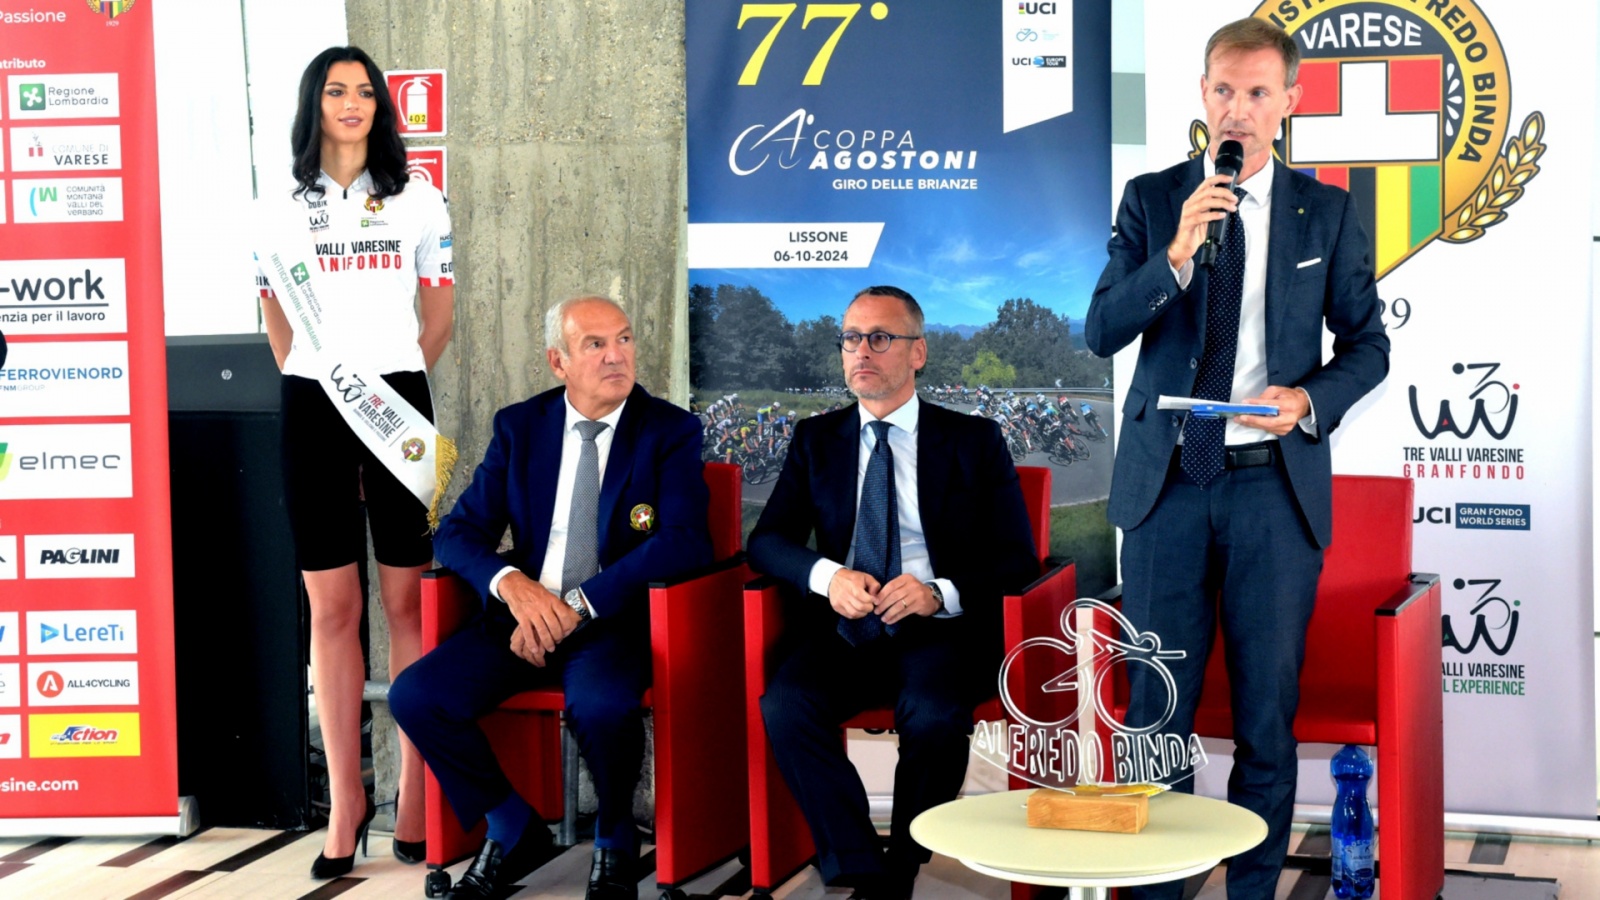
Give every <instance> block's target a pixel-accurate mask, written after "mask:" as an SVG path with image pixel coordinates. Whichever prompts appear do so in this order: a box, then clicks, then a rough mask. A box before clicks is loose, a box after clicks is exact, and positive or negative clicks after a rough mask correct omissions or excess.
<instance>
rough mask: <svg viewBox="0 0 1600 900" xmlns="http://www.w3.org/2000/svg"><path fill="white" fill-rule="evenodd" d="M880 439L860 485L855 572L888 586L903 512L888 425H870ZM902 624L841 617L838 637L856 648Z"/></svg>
mask: <svg viewBox="0 0 1600 900" xmlns="http://www.w3.org/2000/svg"><path fill="white" fill-rule="evenodd" d="M867 427H869V428H871V429H872V431H873V434H874V435H875V436H876V437H877V443H876V444H875V445H874V446H873V448H872V456H871V457H870V458H869V459H868V460H867V477H866V479H865V480H863V481H862V482H861V503H860V505H859V506H858V507H857V508H856V539H855V550H856V557H855V569H856V571H857V572H865V573H867V574H868V575H871V576H872V577H873V578H876V579H878V584H879V585H880V586H881V585H885V584H888V583H889V582H890V581H892V580H894V579H895V578H896V577H898V576H899V575H900V510H899V504H898V503H896V502H895V494H894V451H893V450H890V449H889V429H890V428H891V427H893V426H891V425H890V424H889V423H888V422H885V421H883V420H882V419H879V420H878V421H876V422H868V423H867ZM898 628H899V623H896V624H894V625H888V626H886V625H884V624H883V618H882V617H881V616H879V615H878V614H877V613H875V612H874V613H868V614H867V615H866V616H865V617H864V618H860V619H846V618H845V617H843V616H840V617H839V635H840V636H841V637H843V638H844V639H845V640H847V641H849V642H850V643H851V644H853V645H855V646H858V647H859V646H861V645H862V644H866V643H870V642H871V641H875V640H877V639H878V638H880V637H882V636H883V634H884V632H885V631H887V632H888V633H889V634H891V635H893V634H894V633H895V631H896V630H898Z"/></svg>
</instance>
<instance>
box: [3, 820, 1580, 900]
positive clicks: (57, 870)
mask: <svg viewBox="0 0 1600 900" xmlns="http://www.w3.org/2000/svg"><path fill="white" fill-rule="evenodd" d="M1326 847H1327V832H1326V829H1321V828H1316V827H1311V828H1306V827H1303V826H1302V827H1298V828H1296V830H1295V834H1294V836H1293V838H1292V839H1291V842H1290V852H1291V866H1290V867H1289V868H1286V869H1285V872H1284V875H1283V878H1282V880H1280V881H1279V883H1278V892H1277V898H1278V900H1321V898H1324V897H1331V896H1333V895H1332V893H1331V892H1330V891H1329V889H1328V884H1327V877H1326V875H1325V874H1324V875H1319V874H1317V872H1318V869H1319V867H1318V865H1317V857H1318V856H1319V855H1320V856H1321V857H1322V858H1323V860H1324V862H1325V859H1326V856H1327V849H1326ZM321 848H322V833H321V832H313V833H311V834H296V833H289V832H276V831H257V830H247V829H237V828H212V829H206V830H203V831H200V832H198V833H196V834H195V835H193V836H191V837H189V838H188V839H186V840H182V841H176V840H173V839H171V838H162V839H158V840H155V841H150V840H145V839H116V838H79V839H76V840H67V839H62V838H53V839H49V840H42V841H41V840H36V839H7V840H0V897H3V898H7V900H10V898H34V897H39V898H71V900H157V898H180V897H182V898H189V900H254V898H261V900H269V898H270V900H277V898H285V900H288V898H306V900H312V898H315V900H322V898H329V897H346V898H348V900H363V898H370V900H399V898H404V897H421V896H422V893H423V892H422V881H423V876H424V874H425V870H424V869H423V867H421V866H406V865H402V864H401V863H399V862H397V861H396V860H395V859H394V858H393V856H391V855H390V853H389V838H388V836H387V835H374V836H373V838H372V840H371V844H370V847H369V850H370V851H371V854H372V855H371V856H370V857H368V858H366V859H361V860H358V862H359V865H358V866H357V867H356V869H355V871H354V872H353V873H351V876H350V877H347V878H340V879H335V880H334V881H330V882H323V883H318V882H313V881H311V880H310V879H309V878H308V877H307V876H306V874H305V873H306V870H307V869H308V868H310V866H311V861H312V860H313V859H315V858H316V855H317V853H318V851H320V850H321ZM647 849H648V848H647ZM589 852H590V847H589V845H588V844H580V845H579V846H577V847H574V848H572V849H571V850H569V851H567V852H566V853H565V854H564V855H562V856H561V857H560V858H558V859H556V860H555V861H553V862H551V863H550V864H549V865H547V866H545V867H544V868H542V869H540V870H539V871H537V872H535V873H533V874H532V875H530V876H529V877H528V878H526V879H524V881H523V886H522V887H521V888H520V890H518V891H516V892H515V893H513V894H510V895H509V896H512V897H516V898H519V900H543V898H549V900H556V898H560V900H576V898H579V897H581V896H582V895H583V886H584V881H585V878H586V877H587V875H588V870H589ZM646 859H647V861H648V859H649V857H648V856H647V857H646ZM466 865H467V864H466V863H465V862H462V863H458V864H457V865H455V866H453V867H452V869H451V872H452V874H457V875H458V874H460V872H461V871H462V870H464V869H465V868H466ZM1445 865H1446V867H1447V870H1448V873H1449V874H1448V880H1447V883H1446V891H1445V897H1446V898H1447V900H1549V898H1553V897H1557V896H1559V897H1561V898H1563V900H1573V898H1593V897H1600V847H1596V846H1595V844H1594V843H1593V842H1590V841H1570V840H1555V839H1536V838H1510V839H1507V838H1503V837H1495V836H1488V835H1483V836H1478V835H1470V834H1450V835H1448V836H1447V840H1446V845H1445ZM1223 881H1224V872H1223V871H1222V870H1221V869H1218V870H1216V871H1214V872H1212V873H1211V874H1210V875H1209V876H1208V877H1205V878H1203V879H1202V878H1199V877H1197V878H1196V879H1194V880H1193V882H1192V883H1191V885H1190V888H1189V891H1188V892H1187V894H1188V896H1189V897H1191V898H1198V900H1224V898H1225V896H1226V892H1225V889H1224V888H1223ZM746 885H748V880H746V879H741V867H740V865H739V863H738V862H737V861H731V862H729V863H728V864H726V865H724V866H723V867H722V868H720V869H717V870H716V871H714V872H711V873H709V874H707V875H706V876H704V877H702V878H700V879H698V880H697V881H695V882H693V883H691V884H690V885H688V886H687V890H688V892H689V893H690V894H691V895H701V896H739V895H740V892H742V893H743V895H748V890H747V889H746V888H745V886H746ZM847 894H848V891H845V890H842V889H828V888H825V887H823V886H822V884H821V882H820V881H819V880H818V878H817V874H816V871H815V870H813V869H807V870H805V871H804V872H802V873H801V874H800V875H798V876H796V877H795V878H794V879H792V880H791V881H789V883H787V884H785V885H784V886H783V887H782V888H780V889H779V890H778V891H777V892H776V893H775V894H774V898H775V900H813V898H822V897H830V898H832V900H843V898H844V897H845V896H846V895H847ZM658 896H659V891H658V890H657V889H656V887H655V879H654V877H653V873H650V874H646V875H644V876H643V877H642V878H641V880H640V882H639V897H640V898H641V900H656V898H657V897H658ZM916 896H917V897H918V898H919V900H973V898H984V900H1007V898H1008V897H1009V896H1010V894H1009V890H1008V888H1007V885H1006V884H1005V883H1004V882H1000V881H996V880H993V879H990V878H988V877H986V876H983V875H979V874H977V873H976V872H973V871H971V870H969V869H967V868H966V867H965V866H962V865H961V864H960V863H958V862H956V861H954V860H951V859H947V858H944V857H935V858H934V861H933V862H932V863H931V864H930V865H929V866H927V867H925V868H924V869H923V873H922V876H921V877H920V878H919V879H918V880H917V891H916ZM1379 896H1382V894H1381V887H1380V894H1379ZM1405 900H1412V898H1405ZM1423 900H1426V898H1423Z"/></svg>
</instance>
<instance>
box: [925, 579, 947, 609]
mask: <svg viewBox="0 0 1600 900" xmlns="http://www.w3.org/2000/svg"><path fill="white" fill-rule="evenodd" d="M923 584H926V585H927V586H928V590H930V591H933V602H935V603H937V604H939V609H940V610H942V609H944V591H941V590H939V584H938V582H934V581H924V582H923Z"/></svg>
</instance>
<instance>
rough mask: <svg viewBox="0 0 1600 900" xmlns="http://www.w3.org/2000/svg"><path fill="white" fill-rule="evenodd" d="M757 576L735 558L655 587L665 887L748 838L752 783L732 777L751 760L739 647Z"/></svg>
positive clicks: (659, 832) (659, 837) (659, 819)
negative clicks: (748, 586) (748, 588)
mask: <svg viewBox="0 0 1600 900" xmlns="http://www.w3.org/2000/svg"><path fill="white" fill-rule="evenodd" d="M750 577H751V575H750V570H749V568H748V567H746V566H745V564H744V560H743V557H742V554H735V556H734V558H733V559H730V560H727V561H726V562H723V563H719V564H717V565H715V566H712V567H711V569H710V570H709V571H706V572H704V573H703V574H701V575H699V576H697V577H693V578H688V579H685V580H682V581H679V582H676V583H673V584H652V585H651V586H650V654H651V662H652V665H653V667H654V675H655V680H654V684H653V686H652V689H651V697H652V706H653V708H654V711H655V774H656V877H657V880H658V881H659V882H661V883H663V884H667V885H675V884H679V883H681V882H683V881H687V880H688V879H690V878H692V877H694V876H695V875H698V874H699V873H700V872H701V871H703V870H704V869H707V868H709V867H711V866H713V865H714V864H716V863H718V862H720V861H721V860H723V859H726V858H727V857H729V856H732V855H733V854H734V853H735V852H736V851H737V850H738V849H739V848H740V847H741V846H743V845H744V844H745V843H746V842H747V841H748V840H749V831H750V825H749V814H750V803H749V794H748V782H747V780H746V779H743V778H739V779H730V778H728V777H727V773H728V769H729V764H730V763H732V764H734V765H738V764H739V763H742V762H744V761H745V759H746V754H745V740H746V729H745V703H744V697H743V696H742V695H741V694H740V692H739V691H738V690H737V685H738V684H739V682H740V678H741V677H742V675H743V672H742V670H741V666H742V663H743V660H742V656H741V654H739V653H738V652H737V650H736V648H738V647H739V646H740V645H741V643H742V641H743V640H744V603H743V599H744V598H743V589H744V584H745V582H747V581H749V580H750ZM730 686H732V687H734V688H735V689H733V690H730V689H729V688H730Z"/></svg>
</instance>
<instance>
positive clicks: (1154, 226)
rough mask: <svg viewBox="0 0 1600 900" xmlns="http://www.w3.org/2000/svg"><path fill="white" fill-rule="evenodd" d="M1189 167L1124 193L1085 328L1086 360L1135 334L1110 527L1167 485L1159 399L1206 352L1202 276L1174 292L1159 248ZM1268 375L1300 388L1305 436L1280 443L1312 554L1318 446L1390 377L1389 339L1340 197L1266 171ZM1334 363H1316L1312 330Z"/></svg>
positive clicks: (1358, 234) (1171, 231)
mask: <svg viewBox="0 0 1600 900" xmlns="http://www.w3.org/2000/svg"><path fill="white" fill-rule="evenodd" d="M1204 174H1205V170H1204V168H1203V161H1202V160H1201V159H1200V158H1199V157H1196V158H1195V159H1192V160H1190V161H1189V162H1186V163H1182V164H1180V165H1176V166H1173V167H1172V168H1170V169H1167V170H1166V171H1164V172H1154V173H1150V174H1147V175H1141V176H1139V177H1138V178H1135V179H1134V180H1133V181H1131V182H1129V183H1128V187H1127V190H1126V191H1124V192H1123V196H1122V207H1121V209H1119V210H1118V211H1117V233H1116V235H1115V236H1113V237H1112V238H1111V243H1110V245H1109V248H1108V249H1109V250H1110V254H1111V260H1110V262H1109V263H1107V264H1106V268H1105V271H1104V272H1103V273H1102V274H1101V275H1100V283H1099V284H1098V285H1096V286H1095V290H1094V299H1093V301H1092V302H1091V303H1090V305H1089V315H1088V319H1087V322H1086V323H1085V326H1084V336H1085V338H1086V339H1087V341H1088V346H1089V349H1090V350H1092V351H1093V352H1094V353H1095V354H1096V355H1098V356H1110V355H1111V354H1113V353H1115V352H1116V351H1118V350H1120V349H1122V348H1123V347H1125V346H1127V345H1128V344H1130V343H1132V342H1133V340H1134V339H1135V338H1138V337H1140V336H1143V338H1144V340H1143V343H1142V344H1141V345H1140V348H1139V364H1138V367H1137V368H1136V369H1135V370H1134V373H1133V380H1132V382H1131V383H1130V384H1129V385H1128V396H1127V399H1126V400H1125V401H1124V402H1123V405H1122V431H1121V433H1120V434H1119V435H1118V438H1117V457H1116V462H1115V464H1114V467H1113V470H1112V476H1111V502H1110V505H1109V507H1108V508H1107V510H1106V515H1107V518H1109V519H1110V520H1111V522H1112V524H1115V525H1118V526H1120V527H1122V528H1125V529H1126V528H1133V527H1135V526H1137V525H1138V524H1139V523H1140V522H1142V521H1144V517H1145V516H1146V515H1148V514H1149V512H1150V510H1151V508H1152V507H1153V506H1154V505H1155V502H1156V498H1157V497H1158V496H1159V495H1160V493H1161V486H1162V484H1163V483H1164V482H1165V480H1166V476H1167V467H1168V464H1169V463H1170V461H1171V459H1172V451H1173V448H1174V447H1175V446H1176V445H1177V441H1178V433H1179V431H1180V430H1181V427H1180V426H1181V424H1182V415H1181V414H1178V413H1173V412H1168V411H1157V409H1156V400H1157V398H1158V397H1159V396H1160V395H1162V394H1171V395H1174V396H1180V397H1187V396H1190V395H1191V393H1192V391H1193V388H1194V379H1195V374H1196V371H1197V364H1198V361H1199V359H1200V354H1201V351H1202V349H1203V348H1204V346H1205V321H1206V311H1205V302H1204V295H1205V291H1204V285H1205V282H1206V273H1205V272H1204V271H1203V270H1197V271H1196V273H1195V276H1194V277H1193V278H1191V279H1190V282H1189V290H1186V291H1185V290H1180V289H1179V288H1178V284H1177V281H1176V279H1174V278H1173V276H1172V269H1171V267H1170V266H1168V264H1167V255H1166V248H1167V245H1168V244H1170V243H1171V242H1172V238H1173V236H1174V235H1175V234H1176V233H1177V228H1178V220H1179V218H1180V216H1181V213H1182V209H1183V202H1184V201H1185V200H1187V199H1188V198H1189V195H1191V194H1193V193H1194V191H1195V188H1197V187H1199V185H1200V182H1201V181H1202V180H1204ZM1268 234H1269V237H1268V250H1269V254H1270V255H1269V257H1268V259H1267V286H1266V295H1267V296H1266V304H1267V310H1266V311H1267V372H1268V379H1269V383H1271V384H1275V385H1283V386H1286V387H1301V388H1305V390H1306V393H1308V394H1310V396H1311V400H1312V403H1313V404H1314V406H1315V409H1316V415H1317V428H1316V431H1317V433H1316V434H1315V435H1308V434H1306V433H1305V432H1304V431H1303V430H1302V429H1300V428H1299V427H1295V428H1293V429H1291V430H1290V431H1289V433H1288V434H1286V435H1284V436H1283V437H1282V438H1280V439H1279V445H1280V446H1281V447H1282V450H1283V460H1284V465H1285V468H1286V469H1287V470H1288V473H1289V481H1290V483H1291V484H1292V486H1293V488H1294V493H1295V498H1296V500H1297V501H1298V502H1299V504H1300V511H1301V513H1302V514H1303V515H1304V516H1305V519H1306V523H1307V524H1308V525H1309V526H1310V529H1311V533H1312V536H1313V537H1314V538H1315V539H1316V542H1317V544H1318V545H1319V546H1322V547H1326V546H1327V545H1328V541H1329V540H1330V539H1331V538H1332V536H1333V534H1332V532H1333V501H1332V491H1333V466H1332V461H1331V458H1330V456H1329V453H1328V441H1327V437H1328V434H1329V433H1330V432H1332V431H1333V429H1335V428H1337V427H1338V426H1339V422H1340V420H1342V419H1343V418H1344V414H1345V413H1346V412H1347V411H1348V410H1349V409H1350V407H1351V406H1352V405H1354V404H1355V402H1356V401H1357V400H1359V399H1361V397H1362V396H1363V395H1364V394H1366V393H1367V392H1368V391H1370V390H1372V389H1373V388H1374V387H1376V386H1377V385H1378V383H1379V382H1381V381H1383V379H1384V376H1385V375H1387V374H1388V372H1389V338H1388V337H1387V336H1386V335H1385V334H1384V330H1383V322H1382V320H1381V319H1380V318H1379V313H1380V310H1379V303H1378V292H1377V288H1376V285H1375V281H1374V278H1373V268H1372V254H1371V251H1370V249H1369V248H1370V246H1371V245H1370V244H1369V243H1368V241H1367V236H1366V234H1365V233H1364V232H1363V231H1362V228H1361V225H1360V223H1359V220H1358V219H1357V217H1356V210H1355V203H1354V201H1353V200H1352V199H1351V198H1350V195H1349V194H1348V193H1347V192H1345V191H1343V190H1341V189H1339V188H1336V187H1331V186H1329V185H1325V184H1322V183H1320V182H1318V181H1316V180H1315V179H1312V178H1309V177H1307V176H1305V175H1303V174H1301V173H1299V172H1295V171H1293V170H1291V169H1290V168H1289V167H1288V166H1286V165H1284V164H1283V163H1282V162H1281V161H1277V162H1276V163H1275V165H1274V172H1273V181H1272V211H1271V220H1270V223H1269V225H1268ZM1324 323H1326V325H1327V328H1328V330H1329V331H1332V332H1333V335H1334V340H1333V356H1332V358H1330V359H1327V360H1324V359H1323V358H1322V329H1323V325H1324Z"/></svg>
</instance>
